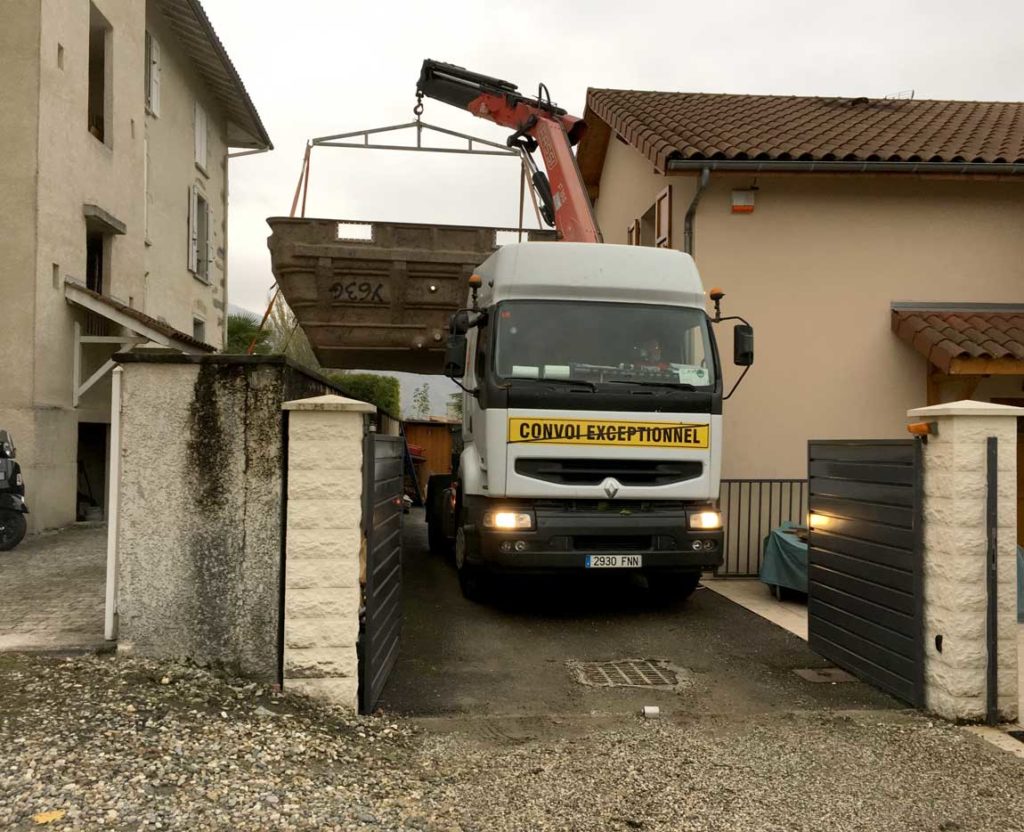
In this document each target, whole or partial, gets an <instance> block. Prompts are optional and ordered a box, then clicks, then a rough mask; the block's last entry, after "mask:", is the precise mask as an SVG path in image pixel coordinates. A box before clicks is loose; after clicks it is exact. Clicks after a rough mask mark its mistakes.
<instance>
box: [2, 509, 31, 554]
mask: <svg viewBox="0 0 1024 832" xmlns="http://www.w3.org/2000/svg"><path fill="white" fill-rule="evenodd" d="M27 530H28V523H27V522H25V515H24V514H22V513H21V512H20V511H0V552H7V551H10V550H11V549H13V548H14V547H15V546H17V545H18V544H19V543H21V541H22V538H24V537H25V532H26V531H27Z"/></svg>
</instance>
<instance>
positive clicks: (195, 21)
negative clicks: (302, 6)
mask: <svg viewBox="0 0 1024 832" xmlns="http://www.w3.org/2000/svg"><path fill="white" fill-rule="evenodd" d="M0 56H2V58H0V62H2V66H3V70H4V75H5V82H4V84H3V85H0V110H2V112H3V113H4V118H3V119H2V120H0V193H2V194H3V195H4V200H5V203H6V205H5V207H6V210H5V212H4V216H3V219H2V220H0V299H2V300H0V313H2V316H3V317H2V320H3V323H2V326H0V355H3V356H4V357H5V360H4V364H3V367H2V369H0V425H2V426H3V427H5V428H7V429H8V430H11V431H12V432H13V434H14V436H15V438H16V440H17V442H18V450H19V458H20V461H21V465H22V468H23V469H24V472H25V478H26V483H27V486H28V501H29V506H30V508H31V510H32V513H31V515H30V522H31V526H30V527H31V528H32V529H35V530H39V529H43V528H48V527H54V526H60V525H64V524H66V523H69V522H72V521H74V520H75V519H76V517H77V518H78V519H81V518H82V517H83V516H85V515H88V516H89V517H99V516H102V512H103V506H104V501H105V490H106V489H105V480H106V470H107V464H108V448H107V444H108V432H109V430H108V425H109V422H110V380H109V379H110V376H109V372H108V371H109V369H110V368H111V367H112V366H113V365H112V364H111V363H110V358H111V356H112V354H113V353H114V352H115V351H117V350H118V349H124V348H126V347H131V346H133V345H135V344H137V343H146V342H150V343H156V344H160V345H163V346H168V347H173V348H175V349H177V350H181V351H184V352H189V353H204V352H213V351H215V350H217V349H220V348H221V347H222V346H223V344H224V339H225V314H226V310H227V300H228V299H227V245H228V241H227V228H228V222H227V220H228V217H227V210H228V202H227V195H228V160H229V158H230V156H231V155H232V154H231V153H230V152H229V149H231V148H237V149H240V150H242V151H260V150H269V149H270V148H271V142H270V139H269V137H268V135H267V132H266V130H265V129H264V127H263V124H262V123H261V121H260V118H259V115H258V114H257V112H256V109H255V107H254V106H253V103H252V101H251V100H250V98H249V96H248V94H247V93H246V91H245V87H244V86H243V84H242V81H241V79H240V78H239V76H238V73H237V72H236V71H235V68H234V67H233V65H232V63H231V61H230V59H229V58H228V56H227V53H226V52H225V50H224V47H223V45H222V44H221V42H220V40H219V38H218V37H217V35H216V33H215V32H214V30H213V28H212V26H211V24H210V21H209V19H208V18H207V16H206V14H205V12H204V11H203V9H202V6H201V5H200V3H199V2H198V0H146V2H131V3H125V2H122V1H121V0H91V2H90V0H74V1H73V2H61V3H49V2H45V3H44V2H41V0H9V2H5V3H4V4H3V6H2V9H0Z"/></svg>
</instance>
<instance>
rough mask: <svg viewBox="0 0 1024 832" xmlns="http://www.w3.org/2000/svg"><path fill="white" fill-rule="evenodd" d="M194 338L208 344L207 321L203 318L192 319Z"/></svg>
mask: <svg viewBox="0 0 1024 832" xmlns="http://www.w3.org/2000/svg"><path fill="white" fill-rule="evenodd" d="M192 337H193V338H195V339H196V340H197V341H202V342H203V343H204V344H205V343H206V321H204V320H203V319H202V318H193V319H192Z"/></svg>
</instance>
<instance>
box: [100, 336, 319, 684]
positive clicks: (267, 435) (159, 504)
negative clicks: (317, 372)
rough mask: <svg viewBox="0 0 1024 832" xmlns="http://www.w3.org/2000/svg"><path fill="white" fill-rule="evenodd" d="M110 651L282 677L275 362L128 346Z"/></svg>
mask: <svg viewBox="0 0 1024 832" xmlns="http://www.w3.org/2000/svg"><path fill="white" fill-rule="evenodd" d="M121 364H122V366H123V367H124V374H123V384H122V387H123V390H122V407H121V440H122V441H121V450H120V452H121V478H120V485H119V491H120V521H119V529H118V543H117V557H118V570H117V571H118V584H119V585H118V597H117V611H118V627H119V634H118V640H119V644H118V649H119V650H124V651H126V652H134V653H139V654H145V655H150V656H158V657H167V658H178V659H188V660H191V661H195V662H198V663H200V664H204V665H211V666H218V667H223V668H225V669H228V670H231V671H233V672H236V673H239V674H241V675H245V676H249V677H252V678H255V679H259V680H260V681H264V682H268V683H272V682H277V681H279V679H280V666H279V665H280V627H281V620H280V608H281V579H282V575H281V540H282V512H283V476H284V445H283V434H282V429H283V428H282V422H283V420H282V411H281V406H282V404H283V403H284V402H285V401H286V400H288V399H291V398H295V397H301V396H310V395H316V394H320V393H323V392H325V391H326V390H328V389H330V388H329V387H328V385H327V383H326V382H325V381H323V380H322V379H319V378H317V377H315V376H312V375H310V374H307V373H304V372H302V371H300V370H298V369H297V368H295V367H294V366H292V365H289V364H288V363H287V362H285V361H284V360H283V359H279V358H269V357H252V358H240V357H238V356H202V357H198V356H197V357H193V356H182V355H177V354H159V353H158V354H150V355H144V354H138V355H133V354H127V355H125V356H122V357H121Z"/></svg>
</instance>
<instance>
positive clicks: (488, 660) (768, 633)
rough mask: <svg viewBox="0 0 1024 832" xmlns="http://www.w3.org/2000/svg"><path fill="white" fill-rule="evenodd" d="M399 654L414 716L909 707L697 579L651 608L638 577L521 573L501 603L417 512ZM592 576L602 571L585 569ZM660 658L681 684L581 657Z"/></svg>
mask: <svg viewBox="0 0 1024 832" xmlns="http://www.w3.org/2000/svg"><path fill="white" fill-rule="evenodd" d="M405 521H406V524H405V525H406V531H405V538H406V548H405V574H404V584H403V592H404V596H405V611H406V617H405V629H404V634H403V641H402V649H401V654H400V657H399V660H398V663H397V665H396V668H395V670H394V672H393V674H392V677H391V680H390V682H389V683H388V686H387V688H386V689H385V691H384V696H383V699H382V702H381V703H380V704H381V707H383V708H384V709H385V710H387V711H390V712H393V713H400V714H407V715H416V716H426V717H430V716H444V715H458V714H465V715H471V716H474V717H477V716H508V717H529V716H531V715H538V716H539V715H552V714H554V715H559V714H564V715H584V714H585V715H591V716H598V715H615V714H632V713H639V712H640V710H641V709H642V708H643V706H644V705H657V706H659V708H660V709H661V713H662V715H664V716H681V717H686V718H690V717H693V716H696V715H708V716H713V715H728V716H731V717H740V718H744V717H747V716H754V715H756V714H761V713H770V712H776V713H780V712H786V711H793V710H849V709H876V710H889V709H898V708H902V707H903V706H902V705H901V704H900V703H898V702H897V701H896V700H894V699H892V698H890V697H888V696H886V695H884V694H881V693H879V692H878V691H876V690H875V689H874V688H871V687H869V686H867V685H865V684H863V683H861V682H844V683H840V684H829V683H824V684H822V683H814V682H810V681H807V680H806V679H804V678H802V677H800V676H798V675H797V674H796V673H795V672H794V671H795V670H799V669H807V668H823V667H826V666H827V663H826V662H825V661H823V660H822V659H821V658H820V657H819V656H817V655H816V654H815V653H813V652H812V651H811V650H810V649H809V648H808V647H807V644H806V643H805V642H804V641H802V640H801V639H799V638H797V637H796V636H794V635H792V634H791V633H788V632H786V631H785V630H783V629H781V628H779V627H776V626H774V625H772V624H770V623H768V622H766V621H765V620H764V619H762V618H760V617H758V616H757V615H754V614H753V613H751V612H749V611H748V610H745V609H743V608H742V607H740V606H738V605H736V604H734V603H732V602H731V601H729V600H727V599H726V598H723V597H721V596H720V595H718V594H716V593H714V592H711V591H710V590H706V589H703V588H702V589H698V590H697V592H696V593H695V594H694V595H693V596H692V598H691V599H690V600H688V601H685V602H682V603H680V604H677V605H675V606H672V607H670V608H657V607H654V606H652V604H651V603H650V601H649V599H648V598H647V597H646V592H645V591H644V589H643V587H641V586H639V585H635V586H634V585H631V584H630V583H629V582H628V581H627V580H625V579H626V578H627V577H628V576H626V575H622V574H619V575H615V576H605V575H601V576H593V577H601V578H605V577H609V578H610V580H604V581H602V582H600V583H595V582H591V581H580V580H577V581H557V582H555V581H543V580H537V579H535V578H533V579H529V580H527V579H523V580H521V581H515V582H510V584H509V586H508V589H507V590H506V591H504V592H501V593H499V594H498V595H497V597H496V598H495V600H494V601H493V603H490V604H486V605H480V604H474V603H471V602H469V601H466V600H465V599H464V598H462V596H461V594H460V592H459V588H458V582H457V579H456V575H455V570H454V566H453V565H452V563H451V562H450V560H449V559H444V558H440V557H437V556H434V555H431V554H429V553H428V552H427V548H426V538H425V526H424V524H423V523H422V520H421V515H420V514H418V513H413V514H410V515H408V516H407V517H406V518H405ZM584 577H591V576H584ZM621 659H653V660H656V661H658V662H662V663H664V664H663V665H660V666H662V667H666V668H668V669H670V670H671V671H674V672H675V673H676V679H677V681H678V682H679V684H678V685H677V687H676V688H675V689H663V688H639V687H612V688H607V687H595V686H588V685H586V684H581V683H580V682H579V681H578V672H577V667H578V665H577V664H576V663H579V662H605V661H613V660H621Z"/></svg>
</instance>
